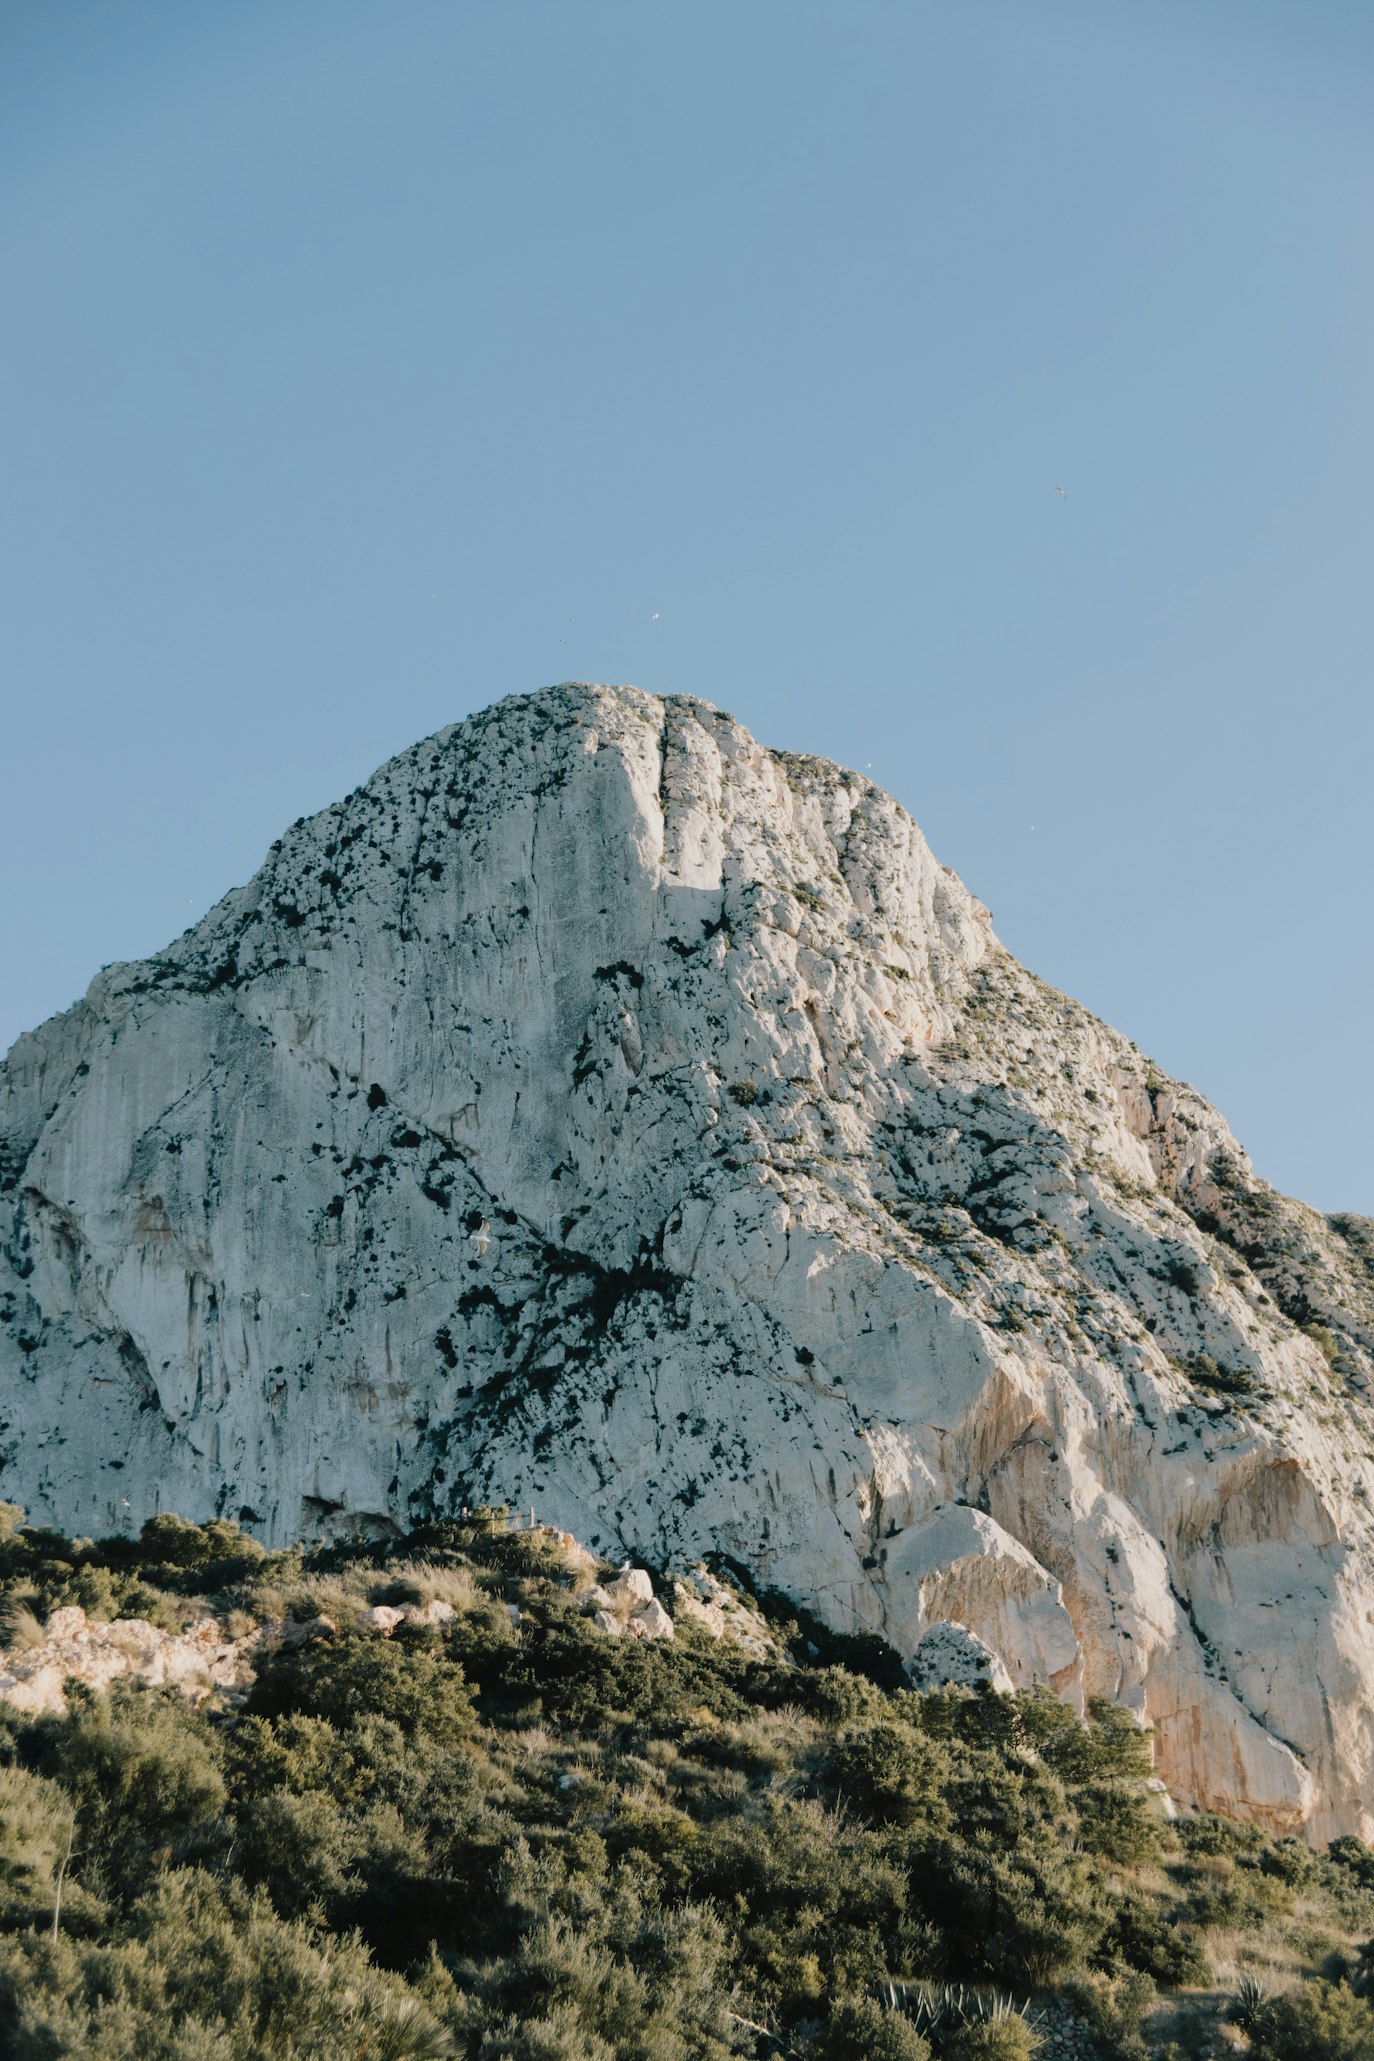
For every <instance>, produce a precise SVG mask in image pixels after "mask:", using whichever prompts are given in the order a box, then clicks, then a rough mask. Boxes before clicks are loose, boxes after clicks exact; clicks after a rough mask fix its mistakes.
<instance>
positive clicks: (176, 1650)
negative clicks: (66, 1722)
mask: <svg viewBox="0 0 1374 2061" xmlns="http://www.w3.org/2000/svg"><path fill="white" fill-rule="evenodd" d="M258 1636H259V1635H258V1634H257V1633H254V1634H252V1635H251V1636H250V1637H249V1638H247V1639H233V1638H230V1637H229V1635H228V1633H227V1632H226V1631H225V1629H224V1627H223V1626H222V1625H221V1624H220V1623H219V1621H218V1619H217V1618H213V1617H204V1618H200V1619H198V1620H197V1621H196V1622H195V1623H194V1624H191V1625H188V1626H187V1628H186V1630H185V1631H184V1632H167V1631H162V1630H160V1629H159V1628H158V1626H156V1625H152V1624H149V1623H147V1621H146V1620H145V1619H143V1618H140V1617H117V1618H115V1619H114V1620H113V1621H112V1622H109V1623H102V1622H100V1621H98V1620H93V1619H91V1618H88V1617H87V1615H86V1613H85V1611H84V1610H82V1609H81V1608H80V1606H79V1605H78V1604H74V1603H71V1604H66V1605H64V1606H63V1607H62V1608H61V1609H58V1610H54V1611H53V1613H52V1615H51V1617H49V1619H48V1621H47V1624H46V1625H45V1626H44V1637H43V1640H42V1643H41V1644H39V1645H37V1646H34V1647H33V1648H31V1649H30V1650H28V1651H26V1652H24V1651H21V1652H13V1651H11V1652H6V1651H3V1650H0V1701H3V1702H5V1703H9V1704H12V1705H13V1706H14V1708H15V1709H16V1710H22V1711H24V1712H26V1713H28V1714H29V1715H30V1716H35V1717H41V1716H46V1715H49V1714H52V1713H55V1712H58V1711H60V1710H62V1709H63V1708H64V1707H65V1702H66V1698H65V1695H64V1693H63V1692H64V1685H65V1684H66V1683H67V1682H68V1681H77V1682H82V1683H84V1684H85V1685H86V1687H87V1688H90V1689H107V1688H109V1686H110V1685H111V1683H112V1682H116V1681H120V1680H128V1681H131V1682H142V1683H145V1684H146V1685H147V1686H149V1687H150V1688H166V1687H171V1688H175V1689H179V1690H180V1691H181V1692H182V1694H183V1695H185V1696H187V1697H188V1698H190V1699H191V1700H192V1701H196V1702H198V1701H200V1700H201V1699H203V1698H204V1697H207V1696H210V1695H212V1694H213V1692H214V1691H215V1690H216V1689H222V1690H237V1689H239V1688H241V1687H242V1686H243V1683H244V1681H245V1680H246V1679H247V1678H248V1674H249V1663H248V1654H249V1652H250V1651H251V1649H252V1648H253V1647H254V1646H256V1644H257V1643H258Z"/></svg>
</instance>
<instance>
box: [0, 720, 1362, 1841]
mask: <svg viewBox="0 0 1374 2061" xmlns="http://www.w3.org/2000/svg"><path fill="white" fill-rule="evenodd" d="M0 1125H2V1135H0V1151H3V1161H2V1162H0V1166H2V1169H3V1182H4V1193H3V1197H2V1198H0V1200H2V1201H3V1209H4V1218H3V1225H2V1226H0V1228H2V1229H3V1244H4V1255H5V1256H4V1260H3V1262H2V1263H0V1319H3V1321H0V1460H2V1461H3V1465H2V1466H0V1494H4V1495H6V1496H9V1497H11V1498H13V1499H14V1500H15V1501H18V1502H22V1503H24V1504H25V1505H26V1506H27V1507H28V1508H29V1510H30V1512H31V1513H32V1514H34V1515H35V1516H36V1517H39V1518H41V1519H43V1520H44V1521H51V1522H53V1523H55V1524H60V1525H63V1526H66V1527H69V1528H71V1529H74V1530H80V1531H83V1532H108V1531H113V1530H119V1529H123V1528H129V1527H136V1526H137V1524H139V1523H140V1522H141V1521H142V1520H143V1519H144V1518H145V1517H147V1516H149V1515H150V1514H153V1513H154V1512H156V1511H157V1510H159V1509H164V1510H165V1509H175V1510H178V1511H181V1512H183V1513H185V1514H187V1515H190V1516H194V1517H197V1518H203V1517H207V1516H209V1515H211V1514H228V1515H230V1516H237V1517H240V1518H241V1519H242V1521H243V1522H244V1523H245V1524H248V1525H250V1526H252V1527H254V1528H256V1529H257V1530H258V1531H259V1532H260V1534H261V1535H262V1536H263V1537H264V1538H267V1539H270V1540H273V1541H280V1540H282V1539H285V1538H288V1537H294V1536H296V1535H298V1534H299V1533H301V1532H302V1531H305V1532H307V1533H319V1532H321V1531H324V1532H328V1531H330V1530H339V1531H352V1530H357V1529H359V1528H363V1529H369V1528H371V1529H376V1530H383V1531H384V1530H387V1529H389V1528H395V1527H404V1526H407V1525H409V1524H410V1523H411V1522H412V1521H415V1520H419V1519H422V1518H424V1517H427V1516H429V1515H432V1514H437V1513H442V1512H446V1511H448V1510H450V1509H453V1508H457V1507H461V1505H462V1504H463V1503H465V1502H471V1503H477V1502H479V1501H486V1502H491V1501H509V1502H511V1503H512V1504H516V1505H518V1506H520V1507H522V1508H523V1507H527V1506H530V1505H533V1506H534V1507H535V1509H536V1510H537V1512H538V1515H539V1517H540V1518H542V1519H547V1520H548V1521H550V1522H552V1523H554V1524H557V1525H560V1526H564V1527H566V1528H568V1529H569V1530H572V1531H575V1532H576V1533H577V1534H578V1535H579V1536H580V1537H583V1538H586V1539H587V1540H588V1541H589V1542H590V1543H592V1544H593V1545H595V1546H596V1547H597V1548H598V1550H601V1551H603V1552H605V1553H607V1554H608V1555H613V1554H619V1553H622V1552H623V1553H627V1554H629V1553H632V1554H634V1555H635V1556H636V1557H642V1558H645V1559H647V1560H649V1561H650V1562H651V1563H652V1564H654V1565H657V1566H660V1567H663V1568H671V1567H672V1566H674V1565H682V1564H685V1563H686V1562H687V1561H688V1560H697V1559H699V1558H700V1557H701V1556H702V1555H716V1556H719V1557H720V1562H721V1563H722V1564H729V1565H732V1566H734V1567H737V1568H739V1569H742V1570H747V1571H748V1572H749V1573H750V1575H751V1576H752V1578H753V1579H754V1580H755V1581H756V1582H759V1583H762V1584H767V1585H772V1586H775V1587H777V1588H780V1589H782V1590H784V1591H786V1592H787V1593H788V1594H790V1595H791V1596H792V1597H794V1598H795V1599H796V1601H797V1602H798V1603H800V1604H802V1605H804V1606H805V1607H806V1608H808V1609H810V1610H811V1611H813V1612H814V1613H815V1614H816V1615H818V1616H819V1617H821V1618H824V1619H826V1620H828V1621H830V1622H831V1623H834V1624H836V1625H840V1626H844V1627H861V1628H866V1629H871V1630H874V1631H878V1632H881V1633H882V1634H883V1636H884V1637H886V1638H888V1639H889V1640H891V1641H892V1642H893V1643H894V1644H895V1645H896V1646H898V1647H899V1648H900V1649H901V1650H902V1651H903V1652H904V1653H906V1654H908V1655H914V1654H915V1653H916V1649H917V1647H918V1646H920V1645H921V1642H922V1641H923V1640H924V1639H926V1638H927V1637H928V1635H929V1634H930V1632H931V1631H932V1629H933V1628H934V1627H937V1626H940V1625H953V1626H958V1627H961V1628H962V1630H963V1633H964V1634H966V1640H965V1643H966V1644H967V1646H968V1650H970V1651H975V1652H978V1653H983V1652H986V1655H987V1656H988V1658H987V1663H986V1664H987V1668H988V1671H989V1677H990V1678H991V1679H997V1680H1004V1679H1005V1680H1010V1681H1011V1682H1013V1683H1015V1684H1017V1685H1022V1684H1025V1683H1028V1682H1031V1681H1043V1682H1046V1683H1048V1684H1050V1685H1051V1686H1052V1687H1054V1688H1055V1689H1056V1690H1057V1691H1058V1692H1059V1693H1060V1694H1061V1695H1064V1696H1066V1697H1069V1698H1071V1699H1074V1700H1075V1701H1083V1700H1085V1699H1088V1698H1091V1697H1096V1696H1107V1697H1111V1698H1114V1699H1116V1700H1118V1701H1121V1702H1124V1703H1126V1704H1128V1705H1129V1706H1130V1707H1131V1708H1133V1709H1134V1710H1135V1711H1136V1712H1137V1713H1138V1714H1139V1715H1140V1717H1141V1718H1142V1720H1143V1721H1147V1722H1149V1723H1150V1724H1152V1725H1153V1727H1154V1729H1155V1734H1156V1743H1157V1753H1158V1757H1159V1761H1160V1766H1161V1773H1162V1774H1163V1775H1164V1776H1165V1777H1166V1778H1167V1780H1168V1781H1169V1783H1170V1785H1171V1787H1172V1788H1173V1789H1174V1790H1175V1791H1176V1792H1177V1793H1178V1794H1179V1795H1180V1797H1182V1798H1183V1799H1185V1800H1190V1801H1193V1802H1196V1803H1200V1804H1206V1805H1209V1806H1215V1807H1219V1808H1225V1809H1230V1810H1234V1811H1239V1812H1241V1813H1242V1814H1249V1815H1252V1816H1254V1817H1256V1818H1258V1819H1261V1820H1263V1821H1264V1822H1266V1823H1268V1824H1270V1825H1273V1826H1277V1827H1283V1828H1290V1827H1291V1828H1294V1829H1297V1828H1301V1829H1303V1830H1305V1831H1307V1832H1308V1833H1309V1834H1311V1835H1312V1836H1316V1837H1329V1836H1331V1834H1332V1833H1334V1832H1336V1831H1343V1830H1355V1831H1360V1832H1362V1833H1364V1834H1366V1835H1368V1833H1369V1831H1370V1830H1371V1829H1374V1796H1371V1791H1370V1781H1371V1756H1372V1754H1374V1746H1372V1744H1371V1736H1372V1735H1371V1722H1370V1721H1371V1707H1372V1706H1374V1644H1371V1638H1370V1629H1369V1628H1370V1624H1371V1623H1374V1560H1371V1555H1370V1546H1369V1530H1370V1526H1369V1518H1368V1514H1367V1513H1368V1499H1369V1492H1370V1487H1371V1483H1374V1458H1372V1457H1371V1455H1374V1443H1371V1439H1372V1437H1374V1421H1371V1405H1370V1400H1369V1388H1368V1384H1369V1382H1370V1379H1371V1374H1372V1373H1374V1229H1372V1227H1371V1226H1370V1225H1369V1223H1368V1222H1367V1221H1365V1220H1362V1219H1353V1218H1348V1217H1342V1218H1332V1219H1327V1218H1323V1217H1321V1216H1320V1215H1318V1214H1317V1213H1316V1212H1315V1211H1312V1210H1310V1209H1307V1208H1305V1207H1304V1206H1303V1205H1301V1204H1299V1203H1294V1202H1290V1201H1287V1200H1285V1199H1284V1198H1282V1197H1280V1196H1278V1195H1276V1194H1275V1193H1274V1192H1273V1191H1272V1190H1271V1189H1269V1188H1268V1187H1267V1186H1266V1185H1265V1184H1264V1183H1262V1182H1260V1181H1258V1180H1257V1179H1256V1178H1255V1176H1254V1174H1253V1172H1252V1169H1251V1167H1250V1165H1249V1162H1248V1161H1247V1159H1246V1157H1245V1155H1244V1153H1243V1152H1242V1151H1241V1150H1240V1148H1239V1146H1238V1145H1237V1144H1236V1142H1235V1140H1234V1139H1233V1138H1232V1137H1231V1135H1230V1133H1229V1131H1228V1130H1227V1128H1226V1126H1225V1125H1224V1123H1223V1122H1222V1120H1221V1119H1220V1118H1219V1117H1218V1116H1217V1115H1216V1113H1215V1112H1214V1111H1213V1110H1212V1109H1210V1107H1209V1106H1208V1105H1207V1104H1206V1103H1205V1102H1204V1101H1203V1100H1202V1099H1201V1098H1200V1097H1199V1096H1197V1095H1195V1094H1194V1093H1193V1092H1192V1090H1190V1089H1188V1088H1187V1087H1185V1086H1183V1085H1181V1084H1179V1083H1177V1082H1174V1081H1171V1080H1168V1079H1167V1078H1166V1077H1165V1076H1163V1075H1162V1074H1161V1073H1160V1072H1159V1071H1158V1069H1157V1068H1155V1067H1154V1066H1152V1065H1151V1064H1150V1062H1149V1061H1148V1060H1147V1059H1146V1058H1144V1056H1143V1055H1142V1054H1141V1053H1139V1052H1138V1051H1137V1050H1136V1049H1135V1047H1134V1046H1132V1045H1131V1044H1130V1043H1129V1042H1128V1041H1127V1040H1125V1039H1124V1038H1122V1037H1120V1036H1119V1035H1118V1034H1117V1033H1115V1032H1113V1031H1112V1030H1110V1029H1109V1028H1108V1027H1107V1026H1105V1025H1103V1024H1101V1023H1099V1022H1098V1021H1096V1020H1095V1019H1094V1018H1093V1017H1091V1016H1090V1015H1089V1014H1088V1013H1087V1012H1086V1011H1084V1010H1083V1009H1081V1008H1080V1007H1078V1005H1077V1004H1075V1003H1073V1002H1072V1001H1070V1000H1068V999H1067V998H1066V997H1064V996H1062V995H1059V994H1056V993H1055V992H1053V991H1052V990H1050V989H1048V988H1047V987H1045V986H1044V985H1043V984H1042V983H1041V982H1039V981H1037V980H1036V979H1035V978H1034V977H1033V976H1032V975H1030V974H1028V973H1027V972H1026V971H1025V970H1024V969H1023V968H1021V967H1020V966H1019V965H1017V963H1016V962H1015V961H1014V960H1013V959H1012V958H1011V957H1010V955H1009V954H1008V953H1006V951H1005V950H1004V949H1003V948H1002V946H1001V945H1000V944H999V943H998V941H997V939H996V937H995V935H994V933H993V930H992V927H991V922H990V919H989V916H988V913H987V911H986V910H985V909H984V908H983V907H982V905H981V904H980V903H979V902H978V901H977V900H976V898H975V897H974V896H973V895H971V894H970V893H969V892H968V890H967V889H966V888H965V887H964V886H963V885H962V883H961V882H960V881H959V880H958V879H957V878H956V877H955V876H954V875H953V874H952V873H950V872H949V871H948V869H946V868H944V867H942V866H940V865H939V864H938V863H937V861H936V860H935V859H934V858H933V857H932V855H931V853H930V851H929V849H928V847H927V846H926V844H925V842H924V840H923V838H922V836H921V834H920V831H919V830H918V829H917V827H916V826H915V824H914V823H913V822H912V821H911V819H910V817H909V816H907V814H906V813H905V812H904V811H903V810H902V809H901V808H900V807H899V806H898V805H897V803H896V802H894V801H893V800H892V799H891V798H890V797H889V796H887V795H885V794H883V793H882V792H881V791H880V790H879V789H878V788H876V787H874V786H873V785H872V784H871V783H870V782H868V781H866V780H864V779H862V778H861V777H860V776H859V775H857V774H855V773H852V772H846V771H844V770H842V769H841V768H839V767H837V766H833V765H830V764H828V763H826V762H824V761H820V760H815V759H808V758H799V757H795V756H792V755H789V754H786V753H780V752H771V751H768V750H765V749H764V748H762V747H761V746H760V745H758V744H757V743H755V741H754V740H753V739H752V738H751V737H750V736H749V735H748V733H747V732H746V731H744V730H743V729H742V728H741V727H740V726H739V725H738V724H737V723H735V722H734V721H732V719H731V718H730V717H728V716H726V715H724V714H722V713H721V712H720V711H718V710H716V709H713V708H712V707H711V706H710V705H709V704H708V703H705V702H701V701H696V700H694V699H691V698H688V697H668V698H666V699H659V698H657V697H655V696H652V695H648V694H644V693H641V692H639V691H638V690H636V689H633V688H606V687H593V686H582V685H570V686H565V687H560V688H554V689H550V690H548V691H546V692H544V693H541V694H536V695H530V696H526V697H520V698H517V699H513V700H509V701H505V702H501V703H498V704H497V705H496V706H495V707H493V708H491V709H489V710H487V711H485V712H484V713H482V714H481V715H478V716H475V717H473V718H471V719H470V720H468V721H466V722H464V723H461V724H457V725H454V726H453V727H451V728H449V729H446V730H443V731H441V732H439V733H438V735H436V736H435V737H432V738H429V739H427V740H426V741H425V742H423V743H421V744H418V745H416V746H415V747H414V748H413V749H412V750H410V751H408V752H405V753H403V754H401V756H400V757H399V758H397V759H394V760H392V761H391V762H390V763H389V764H388V765H386V766H384V767H382V768H381V769H380V771H379V772H378V773H377V774H376V775H375V776H374V777H373V778H372V779H371V780H370V781H369V782H368V783H367V784H366V785H365V786H364V787H361V788H359V789H358V790H357V791H356V792H355V793H354V794H352V795H350V796H349V797H348V798H347V799H346V800H344V801H343V802H340V803H338V804H337V805H336V806H335V807H333V808H330V809H326V810H325V811H323V812H322V813H321V814H320V815H318V816H315V817H313V818H311V819H310V820H308V821H301V822H298V823H297V824H296V825H294V826H293V828H292V829H291V830H290V831H289V832H288V833H287V834H286V835H285V836H284V837H283V838H282V839H281V840H280V842H279V843H278V844H277V845H276V846H274V848H273V850H272V852H271V853H270V854H269V855H268V858H267V861H266V862H265V864H264V865H263V867H262V868H261V870H260V871H259V873H258V874H257V875H256V876H255V877H254V879H253V880H252V881H251V882H249V883H248V885H247V886H246V887H243V888H240V889H237V890H235V891H234V892H233V893H232V894H230V895H229V896H227V897H226V898H225V900H224V901H223V902H222V903H220V905H219V906H218V907H217V908H216V909H215V910H213V911H212V912H211V913H210V915H209V916H207V917H206V918H205V920H204V921H203V922H202V923H200V924H198V925H196V926H195V927H194V928H193V929H192V930H190V931H188V932H187V933H186V934H185V935H184V936H183V937H182V938H180V939H179V940H178V941H177V942H176V943H175V944H174V945H172V946H170V947H169V948H168V949H167V950H166V951H165V952H162V953H159V954H158V955H157V956H156V957H155V958H153V959H151V960H148V961H146V962H140V963H138V964H135V965H122V966H116V967H111V968H108V969H106V971H105V972H103V973H102V974H100V975H99V976H97V978H96V980H95V981H93V982H92V984H91V988H90V990H89V992H88V994H87V996H86V998H85V1000H84V1001H83V1002H81V1003H79V1004H78V1005H77V1006H76V1007H75V1008H74V1009H72V1010H69V1011H68V1012H67V1013H66V1014H65V1015H63V1016H60V1017H56V1018H54V1019H52V1020H51V1021H50V1022H49V1023H47V1024H45V1025H43V1026H42V1027H41V1028H40V1029H39V1030H37V1031H35V1032H33V1033H32V1034H30V1035H29V1036H27V1037H24V1038H21V1039H20V1040H19V1042H18V1044H17V1045H16V1046H15V1048H14V1050H13V1051H12V1052H11V1054H10V1055H9V1058H8V1060H7V1062H6V1063H5V1067H4V1070H3V1073H2V1074H0ZM941 1636H942V1637H945V1636H946V1635H943V1634H942V1635H941ZM937 1643H938V1642H937ZM955 1643H958V1640H957V1638H956V1640H955ZM926 1650H927V1651H930V1650H931V1649H930V1648H927V1649H926ZM961 1650H962V1648H961Z"/></svg>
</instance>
